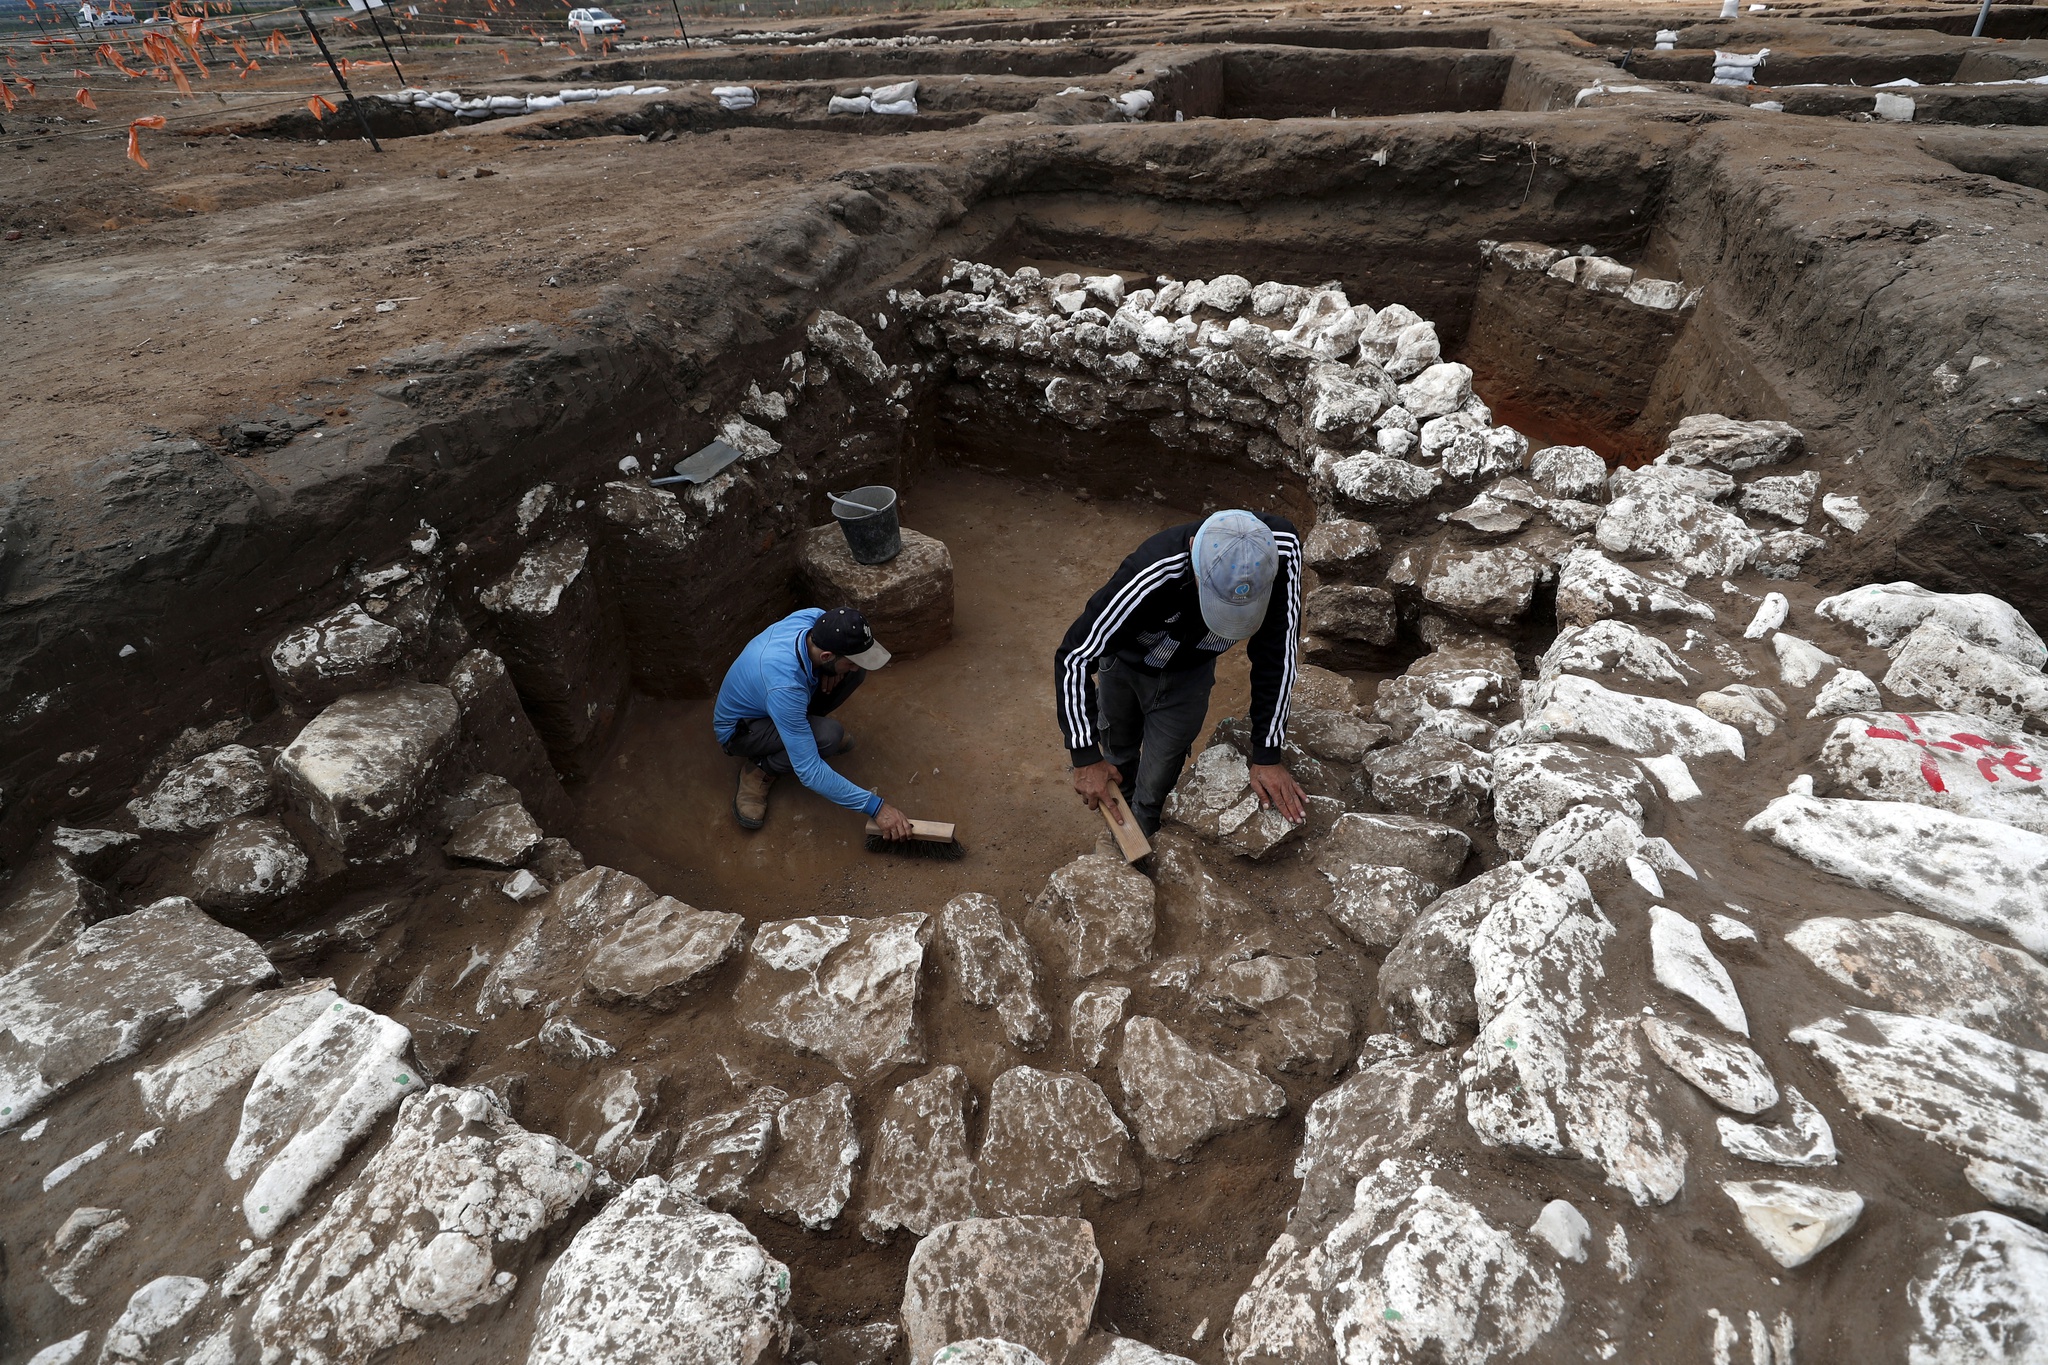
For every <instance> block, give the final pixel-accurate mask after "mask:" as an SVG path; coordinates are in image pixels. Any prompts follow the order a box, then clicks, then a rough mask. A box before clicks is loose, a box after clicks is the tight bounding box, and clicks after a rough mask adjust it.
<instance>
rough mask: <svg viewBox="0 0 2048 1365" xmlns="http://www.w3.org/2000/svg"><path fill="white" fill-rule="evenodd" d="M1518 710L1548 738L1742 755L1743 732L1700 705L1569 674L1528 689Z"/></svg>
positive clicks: (1646, 750)
mask: <svg viewBox="0 0 2048 1365" xmlns="http://www.w3.org/2000/svg"><path fill="white" fill-rule="evenodd" d="M1522 709H1523V712H1524V714H1525V715H1526V717H1527V720H1528V724H1529V728H1530V729H1531V730H1536V731H1540V732H1541V733H1543V734H1545V735H1546V737H1549V738H1554V739H1591V740H1599V741H1601V742H1602V743H1605V744H1610V745H1612V746H1614V747H1615V748H1616V749H1619V750H1621V751H1622V752H1623V753H1626V754H1678V755H1680V756H1681V757H1686V758H1702V757H1707V756H1710V755H1713V754H1724V753H1725V754H1733V755H1734V756H1735V757H1736V758H1741V757H1742V756H1743V747H1742V734H1741V732H1740V731H1738V730H1737V729H1736V728H1735V727H1734V726H1732V725H1725V724H1723V723H1721V722H1720V721H1717V720H1714V719H1712V718H1710V717H1708V716H1706V715H1704V714H1703V713H1702V712H1701V711H1700V710H1699V708H1698V707H1693V706H1686V705H1684V704H1682V703H1679V702H1671V701H1665V700H1663V699H1662V698H1659V697H1642V696H1637V695H1635V694H1634V693H1630V692H1616V691H1611V690H1610V689H1608V688H1605V687H1602V686H1601V685H1600V684H1599V683H1596V682H1592V681H1590V680H1588V679H1585V678H1581V677H1578V676H1576V675H1573V674H1569V673H1567V674H1564V675H1562V676H1560V677H1557V678H1555V679H1552V680H1551V681H1549V682H1540V681H1539V682H1537V683H1536V684H1535V685H1534V686H1532V687H1530V688H1528V689H1527V690H1526V691H1525V692H1524V694H1523V699H1522ZM1543 727H1548V728H1547V730H1546V729H1544V728H1543Z"/></svg>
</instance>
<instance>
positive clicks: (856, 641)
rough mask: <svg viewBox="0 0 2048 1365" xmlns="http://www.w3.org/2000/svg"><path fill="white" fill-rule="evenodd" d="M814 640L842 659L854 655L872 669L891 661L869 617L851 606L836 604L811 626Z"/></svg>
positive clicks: (856, 661)
mask: <svg viewBox="0 0 2048 1365" xmlns="http://www.w3.org/2000/svg"><path fill="white" fill-rule="evenodd" d="M811 643H812V644H814V645H816V646H817V647H818V648H819V649H823V650H829V651H831V652H832V653H834V654H837V655H839V656H840V657H841V658H843V659H851V660H853V661H854V663H856V664H858V665H859V666H860V667H862V668H864V669H866V670H868V671H869V672H870V673H872V672H874V671H875V670H876V669H878V668H880V667H881V666H882V665H883V664H885V663H888V662H889V651H888V650H886V649H884V648H882V647H881V646H880V645H879V644H876V643H875V632H874V631H873V630H871V629H869V627H868V618H867V617H865V616H862V615H861V614H860V613H859V612H857V611H855V610H854V609H853V608H852V607H834V608H832V610H830V611H828V612H826V613H825V614H824V615H823V616H820V617H819V618H818V622H817V624H816V625H814V626H812V627H811Z"/></svg>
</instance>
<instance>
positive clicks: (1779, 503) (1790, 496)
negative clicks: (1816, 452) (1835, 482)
mask: <svg viewBox="0 0 2048 1365" xmlns="http://www.w3.org/2000/svg"><path fill="white" fill-rule="evenodd" d="M1819 491H1820V475H1818V474H1816V473H1814V472H1812V471H1811V470H1808V471H1807V472H1806V473H1804V474H1781V475H1777V476H1774V477H1772V478H1765V479H1754V480H1752V481H1750V482H1749V483H1746V484H1744V485H1743V486H1742V490H1741V492H1740V493H1739V494H1738V495H1737V499H1736V501H1737V504H1738V505H1739V506H1740V507H1741V508H1742V510H1743V511H1745V512H1747V513H1749V514H1750V515H1751V516H1763V517H1771V518H1774V519H1776V520H1778V521H1782V522H1785V523H1786V524H1787V525H1791V526H1804V525H1805V524H1806V521H1807V518H1808V517H1810V516H1811V515H1812V514H1813V495H1814V494H1815V493H1817V492H1819Z"/></svg>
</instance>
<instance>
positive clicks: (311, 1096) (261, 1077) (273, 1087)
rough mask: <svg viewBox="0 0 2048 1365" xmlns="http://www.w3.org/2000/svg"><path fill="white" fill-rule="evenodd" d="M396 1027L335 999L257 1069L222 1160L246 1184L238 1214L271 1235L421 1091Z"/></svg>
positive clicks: (406, 1039)
mask: <svg viewBox="0 0 2048 1365" xmlns="http://www.w3.org/2000/svg"><path fill="white" fill-rule="evenodd" d="M411 1042H412V1036H411V1035H410V1034H409V1033H407V1032H406V1030H405V1027H404V1025H402V1024H400V1023H398V1022H397V1021H396V1020H393V1019H387V1018H385V1017H384V1016H383V1015H381V1014H375V1013H373V1012H371V1011H369V1010H366V1009H364V1008H362V1007H361V1006H360V1005H354V1004H351V1003H349V1002H348V1001H346V1000H337V1001H335V1002H334V1003H333V1004H332V1005H329V1006H328V1007H327V1008H326V1009H325V1010H323V1011H322V1012H321V1013H320V1015H319V1017H318V1018H316V1019H315V1020H314V1021H313V1022H312V1023H310V1024H309V1025H308V1026H307V1027H306V1028H305V1029H303V1030H301V1031H300V1032H299V1033H298V1034H297V1035H296V1036H295V1037H293V1038H292V1039H291V1041H289V1042H287V1043H286V1044H285V1045H284V1046H283V1047H281V1048H279V1049H278V1050H277V1051H276V1052H273V1053H272V1054H271V1055H270V1056H269V1057H268V1058H266V1059H265V1060H264V1062H263V1065H262V1066H261V1067H259V1068H258V1069H257V1072H256V1078H255V1079H254V1080H253V1081H251V1082H250V1084H249V1091H248V1094H247V1095H245V1096H244V1097H243V1100H242V1117H241V1123H240V1125H239V1127H238V1128H237V1129H236V1132H235V1140H234V1144H233V1145H232V1146H231V1147H229V1148H228V1154H227V1159H226V1160H225V1161H224V1162H223V1163H222V1164H223V1168H224V1169H225V1170H226V1172H227V1176H228V1179H230V1180H233V1181H236V1182H238V1183H239V1182H241V1181H243V1180H244V1179H246V1180H247V1181H248V1184H247V1186H246V1188H245V1189H244V1190H243V1192H242V1216H243V1218H244V1219H245V1220H246V1221H247V1222H248V1224H249V1230H250V1232H251V1233H253V1234H254V1235H255V1236H257V1237H259V1238H262V1239H265V1240H268V1239H270V1238H272V1237H274V1236H276V1235H277V1231H278V1229H279V1228H281V1227H283V1226H284V1225H285V1224H286V1223H287V1222H289V1221H290V1220H291V1219H292V1218H293V1217H295V1216H296V1215H297V1214H298V1212H299V1210H300V1209H301V1208H303V1207H304V1206H305V1202H306V1200H307V1199H308V1198H309V1197H310V1196H311V1194H312V1192H313V1190H314V1189H315V1188H317V1187H318V1186H319V1185H320V1184H321V1182H323V1181H325V1180H326V1179H327V1177H328V1176H330V1175H332V1174H333V1173H334V1171H335V1169H336V1168H337V1167H338V1166H339V1165H340V1164H341V1163H342V1161H343V1160H344V1159H346V1158H347V1156H348V1154H349V1151H350V1150H351V1149H352V1148H353V1147H355V1145H356V1144H357V1143H359V1142H361V1141H362V1140H363V1139H364V1138H365V1137H366V1136H368V1135H369V1132H370V1130H371V1129H372V1128H373V1127H375V1126H376V1124H377V1122H378V1121H379V1120H380V1119H382V1118H383V1117H384V1115H386V1114H388V1113H390V1112H391V1111H392V1110H393V1109H395V1108H397V1107H398V1102H399V1101H400V1100H402V1099H404V1098H405V1097H406V1096H407V1095H409V1094H411V1093H412V1092H414V1091H416V1090H421V1089H424V1088H425V1082H424V1081H423V1080H422V1079H421V1078H420V1076H419V1074H418V1070H417V1068H415V1067H414V1066H413V1065H412V1064H411V1062H410V1061H408V1060H407V1053H408V1050H409V1048H410V1045H411Z"/></svg>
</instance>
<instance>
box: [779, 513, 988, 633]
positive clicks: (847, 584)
mask: <svg viewBox="0 0 2048 1365" xmlns="http://www.w3.org/2000/svg"><path fill="white" fill-rule="evenodd" d="M798 566H799V571H800V572H801V574H802V576H803V591H804V596H805V598H806V600H808V601H809V602H811V603H812V604H814V605H816V606H820V607H826V608H831V607H853V608H855V609H856V610H858V611H859V612H860V613H861V614H862V615H863V616H865V617H867V618H868V625H870V626H871V627H873V628H874V632H875V638H876V639H877V640H879V641H881V643H882V647H883V648H884V649H887V650H888V651H889V652H890V653H891V654H894V655H897V656H899V657H901V658H906V659H913V658H916V657H917V656H918V655H920V654H928V653H930V652H931V651H932V650H934V649H937V648H938V647H939V646H940V645H943V644H944V643H946V641H947V640H949V639H951V638H952V636H953V556H952V553H951V551H949V550H947V549H946V547H945V545H944V544H943V543H941V542H939V541H937V540H934V539H932V538H931V537H930V536H928V535H925V534H923V533H921V532H918V531H913V530H911V529H910V528H909V527H907V526H906V527H904V528H903V553H901V554H899V555H897V556H896V557H895V558H894V559H892V560H890V561H889V562H888V563H886V564H860V563H856V562H855V560H854V558H853V553H852V551H850V550H848V549H847V547H846V536H845V534H844V533H843V532H841V531H840V529H839V524H838V523H837V522H830V523H828V524H826V525H824V526H814V527H812V528H811V529H810V530H809V531H808V532H806V533H805V535H804V543H803V550H802V556H801V558H800V560H799V561H798Z"/></svg>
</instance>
